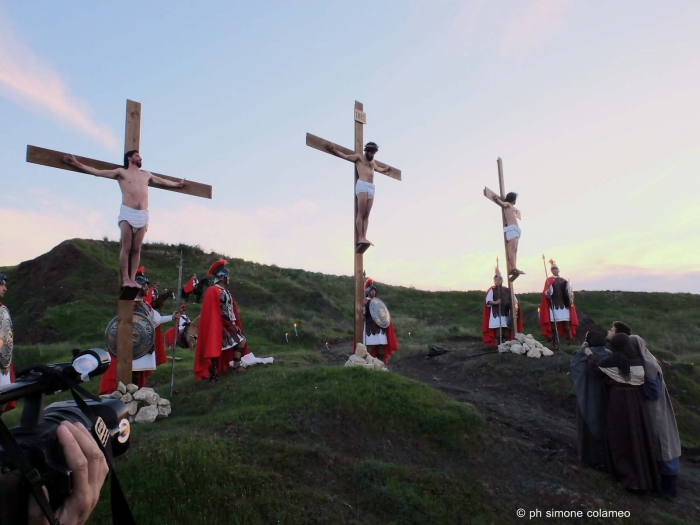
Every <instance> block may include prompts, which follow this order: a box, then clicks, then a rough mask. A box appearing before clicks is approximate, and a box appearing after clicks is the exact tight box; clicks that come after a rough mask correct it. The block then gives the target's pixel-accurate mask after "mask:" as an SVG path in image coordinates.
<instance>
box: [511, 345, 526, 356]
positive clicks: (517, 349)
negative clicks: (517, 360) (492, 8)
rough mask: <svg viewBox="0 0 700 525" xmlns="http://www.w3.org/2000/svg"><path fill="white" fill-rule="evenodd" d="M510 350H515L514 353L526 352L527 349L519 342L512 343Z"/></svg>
mask: <svg viewBox="0 0 700 525" xmlns="http://www.w3.org/2000/svg"><path fill="white" fill-rule="evenodd" d="M510 351H511V352H513V353H514V354H524V353H525V350H524V349H523V345H519V344H514V345H510Z"/></svg>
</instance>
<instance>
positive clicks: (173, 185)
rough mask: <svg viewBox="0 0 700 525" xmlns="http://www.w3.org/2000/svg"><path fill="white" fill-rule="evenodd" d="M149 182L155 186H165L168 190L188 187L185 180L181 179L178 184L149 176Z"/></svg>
mask: <svg viewBox="0 0 700 525" xmlns="http://www.w3.org/2000/svg"><path fill="white" fill-rule="evenodd" d="M151 180H152V181H153V182H155V183H156V184H160V185H161V186H167V187H168V188H184V187H185V186H189V184H188V183H187V182H185V179H182V180H181V181H180V182H174V181H171V180H167V179H161V178H160V177H158V176H157V175H151Z"/></svg>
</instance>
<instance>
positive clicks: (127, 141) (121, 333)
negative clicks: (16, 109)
mask: <svg viewBox="0 0 700 525" xmlns="http://www.w3.org/2000/svg"><path fill="white" fill-rule="evenodd" d="M140 145H141V103H140V102H134V101H133V100H127V101H126V127H125V131H124V153H126V152H127V151H131V150H140ZM67 154H68V153H64V152H61V151H54V150H50V149H45V148H39V147H37V146H30V145H28V146H27V162H31V163H32V164H41V165H43V166H49V167H51V168H58V169H62V170H67V171H75V172H78V173H82V174H85V173H84V172H82V171H80V170H79V169H77V168H75V167H74V166H71V165H70V164H66V163H65V162H63V157H64V156H65V155H67ZM75 158H76V159H77V160H78V161H79V162H81V163H83V164H87V165H88V166H91V167H93V168H96V169H99V170H111V169H114V168H120V167H122V165H121V164H113V163H111V162H103V161H101V160H95V159H90V158H87V157H78V156H77V155H76V157H75ZM151 173H152V174H153V175H156V176H158V177H162V178H163V179H167V180H171V181H175V182H179V181H180V180H181V177H171V176H169V175H161V174H160V173H155V172H151ZM149 186H152V187H154V188H158V189H161V190H168V191H175V192H178V193H184V194H187V195H193V196H195V197H203V198H205V199H211V195H212V187H211V186H209V185H208V184H200V183H199V182H191V181H188V186H185V187H184V188H169V187H165V186H162V185H160V184H156V183H153V182H151V183H149ZM137 293H138V289H137V288H123V289H122V291H121V294H120V296H119V302H118V303H117V321H118V323H117V381H121V382H122V383H124V384H125V385H126V384H129V383H131V368H132V366H131V365H132V357H133V350H132V346H133V345H132V343H133V337H134V336H133V317H134V299H135V298H136V295H137Z"/></svg>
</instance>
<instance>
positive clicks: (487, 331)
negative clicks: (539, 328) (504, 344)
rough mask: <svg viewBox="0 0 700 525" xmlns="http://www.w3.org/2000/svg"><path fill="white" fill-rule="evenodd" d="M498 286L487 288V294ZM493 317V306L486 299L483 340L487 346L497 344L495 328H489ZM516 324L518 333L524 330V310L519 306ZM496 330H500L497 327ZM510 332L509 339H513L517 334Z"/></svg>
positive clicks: (483, 317) (482, 323) (482, 326)
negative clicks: (490, 319)
mask: <svg viewBox="0 0 700 525" xmlns="http://www.w3.org/2000/svg"><path fill="white" fill-rule="evenodd" d="M494 288H496V287H495V286H491V287H490V288H489V289H488V290H486V295H488V294H489V292H490V291H491V290H493V289H494ZM490 317H491V307H490V306H489V305H487V304H486V301H484V313H483V315H482V317H481V340H482V341H483V342H484V344H485V345H487V346H492V347H493V346H496V335H495V334H494V329H493V328H489V318H490ZM515 324H516V330H515V331H516V332H517V333H522V331H523V311H522V310H521V309H520V308H518V318H517V319H516V320H515ZM495 332H498V329H497V328H496V329H495ZM508 332H510V337H509V339H510V340H511V341H512V340H513V339H514V337H515V334H514V333H513V330H508Z"/></svg>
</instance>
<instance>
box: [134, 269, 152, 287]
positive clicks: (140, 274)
mask: <svg viewBox="0 0 700 525" xmlns="http://www.w3.org/2000/svg"><path fill="white" fill-rule="evenodd" d="M145 273H146V268H145V267H144V266H141V267H140V268H139V269H138V270H136V277H135V278H134V281H136V283H137V284H138V285H139V286H143V285H144V284H148V283H149V282H150V281H149V280H148V279H147V278H146V276H145V275H144V274H145Z"/></svg>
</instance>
